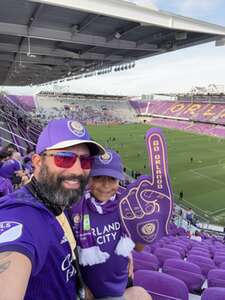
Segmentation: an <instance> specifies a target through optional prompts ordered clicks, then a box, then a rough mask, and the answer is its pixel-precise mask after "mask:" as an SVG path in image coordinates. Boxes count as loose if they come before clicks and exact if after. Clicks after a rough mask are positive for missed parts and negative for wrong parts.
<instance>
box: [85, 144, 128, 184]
mask: <svg viewBox="0 0 225 300" xmlns="http://www.w3.org/2000/svg"><path fill="white" fill-rule="evenodd" d="M90 176H110V177H114V178H116V179H118V180H124V175H123V164H122V161H121V159H120V156H119V154H117V153H116V152H115V151H113V150H111V149H107V150H106V152H105V154H103V155H99V156H96V157H95V160H94V163H93V166H92V169H91V173H90Z"/></svg>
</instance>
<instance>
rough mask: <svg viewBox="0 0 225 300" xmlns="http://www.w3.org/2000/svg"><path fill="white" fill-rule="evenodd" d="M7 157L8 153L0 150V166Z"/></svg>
mask: <svg viewBox="0 0 225 300" xmlns="http://www.w3.org/2000/svg"><path fill="white" fill-rule="evenodd" d="M8 158H9V153H8V152H6V151H4V150H2V151H1V152H0V167H1V166H2V165H3V163H4V162H5V161H6V160H7V159H8Z"/></svg>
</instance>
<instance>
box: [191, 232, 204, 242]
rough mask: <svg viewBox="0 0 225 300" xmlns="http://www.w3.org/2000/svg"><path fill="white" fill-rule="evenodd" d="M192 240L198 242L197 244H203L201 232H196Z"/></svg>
mask: <svg viewBox="0 0 225 300" xmlns="http://www.w3.org/2000/svg"><path fill="white" fill-rule="evenodd" d="M191 240H194V241H197V242H201V241H202V238H201V235H200V232H199V231H198V230H195V233H194V235H191Z"/></svg>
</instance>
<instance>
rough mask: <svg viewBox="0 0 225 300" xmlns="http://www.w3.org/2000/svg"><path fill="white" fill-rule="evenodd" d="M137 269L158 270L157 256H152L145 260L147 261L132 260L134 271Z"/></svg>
mask: <svg viewBox="0 0 225 300" xmlns="http://www.w3.org/2000/svg"><path fill="white" fill-rule="evenodd" d="M152 255H153V254H152ZM153 256H154V255H153ZM138 270H151V271H158V270H159V262H158V259H157V257H156V256H154V259H152V260H147V261H145V260H142V259H135V260H134V272H136V271H138Z"/></svg>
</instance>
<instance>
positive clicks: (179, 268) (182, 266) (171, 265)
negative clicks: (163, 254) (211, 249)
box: [162, 259, 205, 292]
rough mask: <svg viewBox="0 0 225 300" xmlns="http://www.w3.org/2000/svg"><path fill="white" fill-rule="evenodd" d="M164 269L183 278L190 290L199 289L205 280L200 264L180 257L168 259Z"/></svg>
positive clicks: (165, 271)
mask: <svg viewBox="0 0 225 300" xmlns="http://www.w3.org/2000/svg"><path fill="white" fill-rule="evenodd" d="M162 271H163V272H164V273H167V274H169V275H172V276H174V277H176V278H178V279H180V280H182V281H183V282H184V283H185V284H186V285H187V287H188V290H189V292H196V291H199V290H200V289H201V287H202V284H203V282H204V280H205V278H204V276H203V275H202V273H201V269H200V267H199V266H197V265H195V264H193V263H191V262H187V261H183V260H180V259H167V260H166V261H165V263H164V265H163V268H162Z"/></svg>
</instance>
